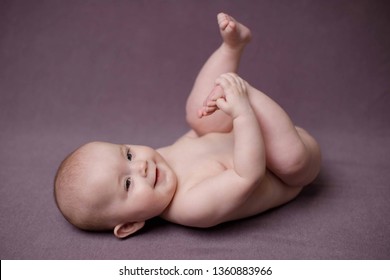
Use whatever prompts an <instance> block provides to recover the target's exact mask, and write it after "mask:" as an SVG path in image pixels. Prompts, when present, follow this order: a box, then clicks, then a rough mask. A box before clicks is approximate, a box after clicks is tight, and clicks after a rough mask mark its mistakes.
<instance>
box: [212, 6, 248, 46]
mask: <svg viewBox="0 0 390 280" xmlns="http://www.w3.org/2000/svg"><path fill="white" fill-rule="evenodd" d="M217 18H218V24H219V30H220V32H221V36H222V39H223V42H224V43H225V45H226V46H228V47H230V48H232V49H242V48H243V47H244V46H245V45H246V44H247V43H249V41H250V40H251V38H252V34H251V31H250V30H249V28H248V27H246V26H245V25H243V24H241V23H239V22H238V21H236V20H235V19H234V18H232V17H231V16H229V15H228V14H225V13H219V14H218V16H217Z"/></svg>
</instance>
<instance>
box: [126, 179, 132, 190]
mask: <svg viewBox="0 0 390 280" xmlns="http://www.w3.org/2000/svg"><path fill="white" fill-rule="evenodd" d="M130 186H131V178H127V179H126V183H125V190H126V191H129V188H130Z"/></svg>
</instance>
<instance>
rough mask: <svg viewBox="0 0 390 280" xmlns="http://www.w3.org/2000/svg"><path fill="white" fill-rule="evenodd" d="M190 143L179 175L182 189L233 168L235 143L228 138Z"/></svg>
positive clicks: (184, 154) (182, 160)
mask: <svg viewBox="0 0 390 280" xmlns="http://www.w3.org/2000/svg"><path fill="white" fill-rule="evenodd" d="M197 140H198V141H189V142H188V143H186V144H188V146H187V147H186V148H185V149H184V150H186V152H185V153H183V154H182V159H181V163H180V164H179V165H178V168H179V169H178V170H177V173H178V174H177V175H178V177H179V178H178V179H179V183H181V184H180V185H181V187H182V188H187V187H191V186H193V185H196V184H197V183H200V182H201V181H203V180H206V179H207V178H209V177H213V176H217V175H218V174H220V173H221V172H223V171H225V170H226V169H230V168H233V143H232V141H230V140H229V138H228V137H215V138H212V139H202V138H201V139H197Z"/></svg>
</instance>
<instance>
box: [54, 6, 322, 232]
mask: <svg viewBox="0 0 390 280" xmlns="http://www.w3.org/2000/svg"><path fill="white" fill-rule="evenodd" d="M217 19H218V26H219V30H220V33H221V36H222V44H221V46H220V47H219V48H218V49H217V50H216V51H215V52H214V53H213V54H212V55H211V56H210V58H209V59H208V60H207V62H206V63H205V64H204V66H203V67H202V69H201V71H200V72H199V74H198V76H197V78H196V81H195V84H194V86H193V89H192V91H191V93H190V95H189V97H188V100H187V105H186V113H187V116H186V117H187V122H188V124H189V125H190V127H191V130H190V131H189V132H187V133H186V134H185V135H183V136H182V137H181V138H179V139H178V140H177V141H176V142H175V143H174V144H172V145H171V146H167V147H162V148H160V149H157V150H154V149H152V148H150V147H146V146H137V145H131V144H130V145H127V144H126V145H117V144H111V143H103V142H91V143H87V144H85V145H83V146H81V147H80V148H78V149H77V150H75V151H74V152H73V153H71V154H70V155H69V156H68V157H66V158H65V160H64V161H63V162H62V163H61V165H60V167H59V169H58V171H57V174H56V178H55V191H54V193H55V199H56V203H57V206H58V208H59V209H60V211H61V212H62V214H63V215H64V217H65V218H66V219H67V220H68V221H69V222H70V223H72V224H73V225H75V226H76V227H78V228H81V229H84V230H113V232H114V234H115V236H117V237H118V238H123V237H127V236H129V235H131V234H133V233H135V232H137V231H138V230H139V229H141V228H142V227H143V226H144V224H145V222H146V221H147V220H148V219H151V218H153V217H156V216H160V217H162V218H163V219H165V220H168V221H171V222H173V223H177V224H181V225H185V226H191V227H211V226H214V225H217V224H220V223H223V222H227V221H232V220H236V219H240V218H244V217H248V216H252V215H256V214H258V213H261V212H263V211H265V210H268V209H270V208H273V207H276V206H279V205H282V204H284V203H287V202H288V201H291V200H292V199H293V198H295V197H296V196H297V195H298V194H299V193H300V192H301V190H302V188H303V187H304V186H306V185H308V184H309V183H311V182H312V181H313V180H314V179H315V177H316V176H317V174H318V172H319V169H320V162H321V154H320V149H319V146H318V144H317V142H316V141H315V140H314V138H313V137H312V136H311V135H309V133H308V132H306V131H305V130H303V129H302V128H298V127H296V126H294V124H293V123H292V121H291V119H290V118H289V116H288V115H287V114H286V112H285V111H284V110H283V109H282V108H281V107H280V106H279V105H278V104H277V103H275V102H274V101H273V100H272V99H271V98H270V97H268V96H267V95H266V94H264V93H263V92H261V91H259V90H257V89H255V88H253V87H252V86H251V85H250V84H249V83H248V82H246V81H245V80H243V79H242V78H241V77H239V76H238V75H237V74H236V72H237V70H238V66H239V62H240V58H241V55H242V52H243V50H244V48H245V46H246V45H247V43H248V42H249V41H250V39H251V36H252V35H251V31H250V30H249V29H248V28H247V27H246V26H244V25H243V24H241V23H239V22H238V21H236V20H235V19H234V18H232V17H231V16H229V15H227V14H224V13H220V14H218V16H217Z"/></svg>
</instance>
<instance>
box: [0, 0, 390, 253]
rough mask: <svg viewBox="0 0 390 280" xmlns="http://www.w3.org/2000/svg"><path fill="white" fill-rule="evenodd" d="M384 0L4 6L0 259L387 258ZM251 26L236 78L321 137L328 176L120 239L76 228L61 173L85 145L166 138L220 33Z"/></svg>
mask: <svg viewBox="0 0 390 280" xmlns="http://www.w3.org/2000/svg"><path fill="white" fill-rule="evenodd" d="M389 6H390V5H389V4H388V2H387V1H369V0H367V1H362V0H358V1H336V0H331V1H320V0H318V1H307V0H296V1H288V0H283V1H281V0H280V1H254V0H253V1H250V0H244V1H222V0H220V1H205V0H204V1H202V0H201V1H195V0H194V1H173V0H172V1H99V0H96V1H72V0H71V1H65V0H63V1H59V0H50V1H49V0H48V1H42V0H36V1H28V0H25V1H19V0H12V1H11V0H2V1H0V166H1V168H0V182H1V185H0V258H1V259H389V257H390V240H389V236H390V221H389V213H390V206H389V200H390V188H389V187H390V183H389V181H390V175H389V173H390V172H389V169H390V145H389V143H390V129H389V128H390V125H389V121H390V110H389V106H390V97H389V96H390V9H389ZM220 11H225V12H227V13H230V14H232V15H233V16H234V17H236V18H237V19H239V20H240V21H242V22H243V23H245V24H246V25H248V26H249V27H250V28H251V29H252V32H253V40H252V43H251V44H250V45H249V46H248V48H247V50H246V53H245V55H244V57H243V60H242V66H241V68H240V74H241V75H242V76H243V77H244V78H245V79H246V80H248V81H249V82H250V83H252V84H253V85H254V86H256V87H258V88H260V89H261V90H263V91H264V92H266V93H268V94H269V95H270V96H271V97H272V98H274V99H275V100H276V101H277V102H279V103H280V104H281V105H282V106H283V107H284V108H285V109H286V111H287V112H288V113H289V114H290V115H291V117H292V119H293V120H294V121H295V122H296V124H297V125H299V126H302V127H304V128H306V129H308V130H309V131H311V132H312V134H313V135H314V136H315V137H316V138H317V139H318V141H319V142H320V144H321V146H322V150H323V169H322V171H321V174H320V176H319V177H318V179H317V180H316V181H315V182H314V183H313V184H312V185H311V186H309V187H308V188H306V189H305V190H304V192H303V193H302V194H301V195H300V196H299V197H298V198H297V199H296V200H294V201H293V202H291V203H289V204H288V205H286V206H284V207H281V208H278V209H274V210H272V211H269V212H267V213H264V214H262V215H258V216H255V217H252V218H248V219H245V220H241V221H236V222H231V223H227V224H224V225H220V226H218V227H216V228H213V229H204V230H200V229H191V228H186V227H182V226H178V225H174V224H170V223H167V222H165V221H162V220H160V219H154V220H153V221H151V222H149V223H148V224H147V226H146V228H144V229H143V230H142V231H141V232H140V233H139V234H137V235H135V236H133V237H131V238H128V239H125V240H121V241H120V240H117V239H116V238H114V237H113V235H112V234H109V233H86V232H82V231H79V230H77V229H75V228H73V227H72V226H70V225H69V224H68V223H67V222H66V221H65V220H64V219H63V218H62V216H61V215H60V213H59V212H58V210H57V209H56V206H55V203H54V200H53V193H52V190H53V186H52V184H53V177H54V174H55V171H56V169H57V167H58V165H59V163H60V162H61V160H62V159H63V158H64V157H65V156H66V155H67V154H68V153H69V152H70V151H72V150H73V149H75V148H76V147H78V146H79V145H81V144H83V143H85V142H88V141H92V140H103V141H110V142H115V143H135V144H146V145H150V146H152V147H160V146H164V145H168V144H170V143H172V142H173V141H174V140H175V139H176V138H177V137H179V136H180V135H182V134H183V133H185V132H186V131H187V129H188V127H187V125H186V122H185V107H184V106H185V101H186V97H187V96H188V94H189V92H190V90H191V87H192V83H193V81H194V78H195V76H196V74H197V72H198V71H199V69H200V67H201V65H202V64H203V63H204V61H205V59H206V58H207V57H208V56H209V55H210V53H211V52H212V51H213V50H214V49H215V48H216V47H217V46H218V44H219V42H220V37H219V32H218V28H217V24H216V14H217V13H218V12H220Z"/></svg>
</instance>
